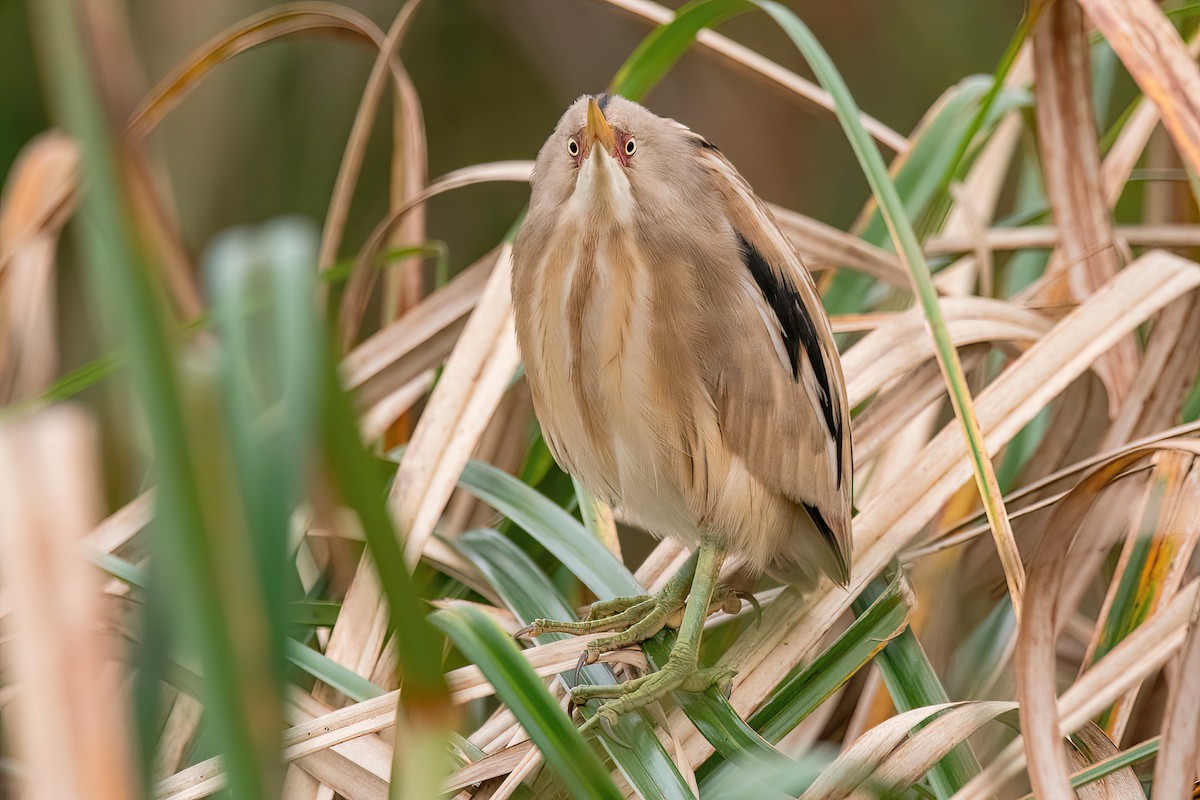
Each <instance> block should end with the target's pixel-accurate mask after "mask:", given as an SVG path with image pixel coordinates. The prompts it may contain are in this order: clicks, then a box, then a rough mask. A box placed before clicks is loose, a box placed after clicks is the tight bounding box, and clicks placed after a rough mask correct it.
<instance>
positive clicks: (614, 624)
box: [516, 553, 697, 665]
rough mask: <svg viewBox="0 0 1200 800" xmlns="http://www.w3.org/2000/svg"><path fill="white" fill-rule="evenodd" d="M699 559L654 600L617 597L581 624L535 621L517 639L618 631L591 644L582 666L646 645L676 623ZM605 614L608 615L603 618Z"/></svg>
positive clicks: (593, 610) (686, 566) (691, 561)
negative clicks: (631, 647)
mask: <svg viewBox="0 0 1200 800" xmlns="http://www.w3.org/2000/svg"><path fill="white" fill-rule="evenodd" d="M696 559H697V554H696V553H693V554H692V555H690V556H689V557H688V559H687V561H685V562H684V563H683V566H682V567H680V568H679V571H678V572H677V573H675V574H674V575H673V576H671V579H670V580H668V581H667V583H666V585H664V586H663V588H662V589H661V590H660V591H659V592H658V594H656V595H654V596H653V597H650V596H642V597H618V598H616V599H613V600H608V601H602V603H597V604H596V605H593V606H592V608H591V610H590V611H589V613H588V618H587V619H585V620H583V621H582V622H556V621H555V620H549V619H535V620H534V621H533V624H531V625H529V626H527V627H525V628H522V629H521V630H519V631H517V634H516V635H517V638H518V639H524V638H526V637H534V636H541V635H542V634H543V633H569V634H571V635H572V636H579V635H582V634H585V633H605V632H607V631H616V633H614V635H612V636H606V637H604V638H603V639H597V640H596V641H594V642H591V643H589V644H588V646H587V650H586V651H584V654H583V658H581V659H580V664H581V665H582V664H592V663H595V661H596V659H598V658H599V657H600V654H601V653H606V652H608V651H610V650H619V649H621V648H622V647H628V646H630V645H634V644H637V643H638V642H644V641H645V640H646V639H649V638H650V637H651V636H653V635H654V634H656V633H658V632H659V631H661V630H662V629H663V628H664V627H666V626H667V625H669V624H670V623H672V622H676V621H675V620H674V619H672V618H673V617H677V616H678V614H679V610H680V609H682V608H683V604H684V600H685V599H686V598H687V594H688V588H689V587H690V586H691V583H692V576H693V575H694V574H695V572H696ZM597 606H599V608H597ZM606 612H607V614H606ZM602 614H606V615H605V616H601V615H602ZM676 625H678V622H676ZM672 627H674V626H672Z"/></svg>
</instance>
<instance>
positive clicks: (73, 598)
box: [0, 407, 138, 800]
mask: <svg viewBox="0 0 1200 800" xmlns="http://www.w3.org/2000/svg"><path fill="white" fill-rule="evenodd" d="M96 448H97V433H96V430H95V428H94V426H93V424H92V422H91V421H90V420H89V419H88V418H87V417H86V416H85V415H84V412H82V411H81V410H79V409H74V408H66V407H63V408H56V409H52V410H47V411H44V412H42V413H41V414H38V415H36V416H34V417H32V418H30V419H28V420H23V421H20V422H8V423H5V424H4V426H3V427H0V545H2V546H3V552H4V558H3V559H0V569H2V570H3V578H4V584H5V586H6V587H7V588H8V590H9V591H11V592H12V595H13V601H14V611H13V614H12V615H11V619H10V621H11V628H10V631H11V633H12V634H13V636H14V637H15V639H16V641H17V642H19V643H20V646H19V647H17V648H14V650H15V653H14V659H13V661H14V663H13V677H12V680H13V683H14V685H17V686H19V687H20V693H21V696H20V702H19V703H18V705H17V708H16V710H15V714H16V715H17V716H16V719H15V720H14V722H15V723H16V724H15V726H14V727H11V728H10V729H9V733H10V734H11V735H12V736H13V737H14V739H15V744H16V746H17V747H18V748H19V752H20V753H21V756H22V758H23V760H24V762H25V788H24V794H25V795H26V796H28V797H30V798H33V800H57V798H63V797H84V796H87V797H95V798H98V800H108V799H110V798H111V800H123V798H128V797H133V796H135V795H136V794H137V793H138V791H137V789H136V786H135V779H134V771H133V760H132V753H131V752H130V750H129V749H128V748H129V742H130V741H131V738H130V730H129V726H128V723H129V720H128V718H127V717H126V714H125V712H124V709H123V708H122V707H121V706H120V703H119V700H120V697H121V695H120V694H119V692H118V690H117V687H118V681H117V678H118V675H117V673H116V671H114V669H112V667H114V666H115V663H116V662H114V661H112V660H111V655H110V654H109V653H108V652H107V646H106V643H105V642H104V641H103V639H102V637H101V636H100V632H99V628H100V626H101V621H102V617H103V609H102V605H101V603H100V599H101V595H100V585H99V580H98V576H97V575H96V573H95V571H94V570H93V569H92V567H91V566H90V565H89V564H87V563H86V562H85V561H84V559H83V557H82V553H81V552H80V549H79V539H80V538H81V537H82V536H83V535H84V534H85V533H86V532H87V531H88V530H90V529H91V527H92V525H93V523H94V522H95V520H96V518H97V517H98V516H99V509H100V503H101V496H100V488H99V486H98V485H97V484H96V482H95V476H96V474H97V473H96V464H97V452H96Z"/></svg>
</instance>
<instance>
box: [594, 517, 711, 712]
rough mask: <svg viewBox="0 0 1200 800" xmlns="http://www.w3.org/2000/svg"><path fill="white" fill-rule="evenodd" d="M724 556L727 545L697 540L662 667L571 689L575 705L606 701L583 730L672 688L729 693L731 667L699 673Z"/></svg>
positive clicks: (709, 538) (654, 698)
mask: <svg viewBox="0 0 1200 800" xmlns="http://www.w3.org/2000/svg"><path fill="white" fill-rule="evenodd" d="M725 552H726V545H725V543H724V542H722V541H720V540H719V539H718V538H717V537H715V536H713V535H711V534H705V535H704V536H703V537H702V538H701V540H700V549H699V550H698V551H697V560H696V565H695V575H694V576H693V578H692V585H691V591H690V592H689V593H688V595H687V605H686V608H685V610H684V614H683V623H682V624H681V625H680V627H679V637H678V638H677V639H676V640H675V646H674V647H673V648H672V649H671V655H670V657H669V658H668V659H667V663H666V664H664V665H663V667H662V669H660V670H658V671H657V672H654V673H652V674H650V675H647V676H645V677H642V678H638V679H637V680H633V681H629V682H627V683H624V684H620V685H616V686H576V687H575V688H574V689H572V690H571V700H572V702H573V703H575V704H576V705H582V704H583V703H586V702H587V701H588V700H593V699H608V702H607V703H605V704H603V705H602V706H600V708H599V709H597V711H596V715H595V716H594V717H593V718H592V719H591V720H589V721H588V722H587V723H586V726H590V725H592V724H593V723H595V722H597V721H600V722H602V723H603V722H609V723H613V722H616V720H617V717H618V716H620V715H621V714H624V713H626V712H629V711H633V710H635V709H638V708H641V707H642V706H645V705H649V704H650V703H653V702H654V701H656V700H659V699H661V698H662V697H664V696H665V695H667V694H668V693H670V692H673V691H676V690H682V691H685V692H702V691H704V690H705V689H708V688H709V687H710V686H718V687H720V688H721V689H722V690H725V689H728V687H729V685H730V682H731V681H732V679H733V675H734V670H733V669H731V668H729V667H709V668H707V669H701V668H700V665H699V655H700V636H701V634H702V633H703V631H704V620H705V618H706V617H707V616H708V613H709V604H710V603H711V601H712V599H713V592H714V591H715V590H716V585H717V575H718V574H719V573H720V571H721V564H722V562H723V561H724V560H725Z"/></svg>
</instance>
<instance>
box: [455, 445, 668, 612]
mask: <svg viewBox="0 0 1200 800" xmlns="http://www.w3.org/2000/svg"><path fill="white" fill-rule="evenodd" d="M459 486H461V487H462V488H463V489H465V490H467V491H468V492H470V493H471V494H473V495H474V496H475V497H477V498H479V499H480V500H482V501H483V502H485V503H487V504H488V505H490V506H491V507H492V508H494V509H496V510H497V511H499V512H500V513H501V514H503V515H504V516H506V517H508V518H509V519H510V520H512V521H513V522H515V523H516V524H517V525H519V526H520V527H522V528H524V529H525V530H526V531H527V532H528V533H529V534H530V535H532V536H533V537H534V538H535V539H537V540H538V541H539V542H541V544H542V546H543V547H545V548H546V549H547V550H549V551H550V552H551V553H553V554H554V556H555V557H556V558H557V559H558V560H559V561H561V562H562V563H563V566H565V567H566V568H567V569H569V570H570V571H571V572H572V573H573V574H574V575H575V576H576V577H578V578H579V580H581V581H583V583H584V585H585V586H587V587H588V588H589V589H591V590H592V591H593V592H595V593H596V595H597V596H598V597H600V598H601V599H608V598H613V597H629V596H633V595H639V594H644V593H645V589H643V588H642V587H641V585H640V584H638V582H637V581H636V580H634V577H633V574H632V573H630V572H629V570H628V569H626V568H625V565H624V564H622V563H621V562H620V561H618V560H617V558H616V556H614V555H613V554H612V553H611V552H610V551H609V550H607V549H606V548H605V547H604V546H603V545H601V544H600V543H599V542H598V541H597V540H596V539H594V538H592V536H591V535H590V534H589V533H588V532H587V528H585V527H584V526H583V524H582V523H580V522H579V521H578V520H577V519H575V518H574V517H572V516H571V515H570V514H568V513H567V512H566V511H564V510H563V509H562V508H560V507H558V506H556V505H554V503H552V502H550V501H549V500H548V499H546V498H545V497H543V496H542V495H540V494H538V493H537V492H536V491H535V490H534V489H532V488H530V487H529V486H527V485H526V484H524V483H521V481H519V480H517V479H516V478H514V477H513V476H511V475H509V474H508V473H506V472H504V471H503V470H500V469H497V468H496V467H493V466H492V465H491V464H485V463H483V462H481V461H471V462H470V463H468V464H467V467H466V469H464V470H463V473H462V476H461V477H460V478H459Z"/></svg>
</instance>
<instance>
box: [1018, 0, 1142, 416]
mask: <svg viewBox="0 0 1200 800" xmlns="http://www.w3.org/2000/svg"><path fill="white" fill-rule="evenodd" d="M1033 45H1034V46H1033V53H1034V65H1035V70H1036V76H1035V81H1034V88H1035V90H1036V98H1037V110H1038V114H1037V122H1038V143H1039V145H1040V148H1041V156H1042V158H1041V162H1042V171H1043V175H1044V179H1045V182H1046V194H1047V196H1048V198H1049V200H1050V207H1051V209H1052V211H1053V212H1054V221H1055V223H1056V226H1057V228H1058V232H1059V233H1058V248H1057V250H1056V251H1055V255H1054V256H1053V257H1052V258H1051V260H1050V264H1049V265H1048V266H1047V267H1046V276H1045V277H1046V279H1047V280H1048V281H1049V283H1047V285H1046V290H1045V291H1044V292H1043V293H1042V294H1041V296H1040V297H1039V300H1040V301H1042V302H1046V303H1050V304H1057V305H1061V304H1068V303H1077V302H1079V301H1080V300H1082V299H1083V298H1085V297H1087V296H1088V295H1090V294H1091V293H1092V292H1094V291H1095V290H1096V288H1097V287H1098V286H1100V285H1102V284H1104V283H1105V282H1107V281H1108V280H1109V279H1111V278H1112V276H1114V275H1116V273H1117V269H1118V267H1119V264H1118V261H1117V251H1116V247H1115V239H1114V236H1113V231H1112V220H1111V218H1110V216H1109V212H1108V208H1107V206H1106V205H1105V203H1104V196H1103V194H1102V192H1101V181H1100V149H1099V146H1098V144H1097V134H1096V127H1095V121H1094V120H1095V113H1094V111H1093V108H1092V88H1091V69H1090V67H1089V64H1090V58H1091V48H1090V45H1089V44H1088V38H1087V32H1086V30H1085V29H1084V18H1083V12H1082V11H1081V10H1080V8H1079V5H1078V4H1077V3H1074V2H1050V3H1047V4H1046V6H1045V8H1044V9H1043V10H1042V13H1041V15H1040V18H1039V20H1038V23H1037V25H1036V27H1035V29H1034V34H1033ZM1137 367H1138V353H1137V349H1136V347H1135V346H1134V342H1133V340H1132V339H1126V340H1123V341H1122V342H1120V343H1119V344H1118V345H1117V346H1116V348H1115V349H1114V350H1113V351H1112V352H1111V353H1109V354H1108V355H1106V356H1105V357H1104V359H1103V360H1102V361H1101V362H1100V364H1099V369H1100V370H1101V374H1102V376H1103V378H1104V381H1105V384H1106V386H1107V388H1108V390H1109V404H1110V408H1111V409H1112V410H1113V412H1114V413H1115V410H1116V408H1117V407H1118V406H1119V404H1120V402H1121V401H1122V399H1123V398H1124V397H1125V395H1126V394H1127V393H1128V392H1129V390H1130V388H1131V384H1132V381H1133V378H1134V375H1135V374H1136V371H1137Z"/></svg>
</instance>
